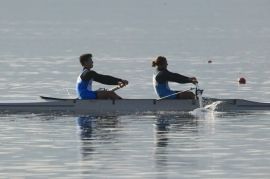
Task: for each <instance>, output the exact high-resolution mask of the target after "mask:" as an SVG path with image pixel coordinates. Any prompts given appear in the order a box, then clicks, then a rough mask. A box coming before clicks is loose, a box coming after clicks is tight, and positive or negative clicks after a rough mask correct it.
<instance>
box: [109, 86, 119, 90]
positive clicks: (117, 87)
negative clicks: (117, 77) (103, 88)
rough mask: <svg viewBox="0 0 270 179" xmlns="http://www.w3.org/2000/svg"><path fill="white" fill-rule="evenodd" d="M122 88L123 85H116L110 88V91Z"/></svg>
mask: <svg viewBox="0 0 270 179" xmlns="http://www.w3.org/2000/svg"><path fill="white" fill-rule="evenodd" d="M120 88H122V87H121V86H116V87H114V88H112V89H110V90H109V91H116V90H119V89H120Z"/></svg>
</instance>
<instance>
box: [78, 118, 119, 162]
mask: <svg viewBox="0 0 270 179" xmlns="http://www.w3.org/2000/svg"><path fill="white" fill-rule="evenodd" d="M77 125H78V129H79V135H80V139H81V154H82V160H89V159H91V158H90V157H91V154H93V153H97V152H98V151H96V150H95V148H96V147H97V146H99V144H108V143H112V142H114V140H115V136H116V131H117V128H118V127H117V126H118V120H117V117H116V116H106V117H100V116H99V117H94V116H83V117H78V118H77Z"/></svg>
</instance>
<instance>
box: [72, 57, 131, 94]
mask: <svg viewBox="0 0 270 179" xmlns="http://www.w3.org/2000/svg"><path fill="white" fill-rule="evenodd" d="M80 63H81V65H82V66H83V71H82V73H81V74H80V75H79V76H78V79H77V84H76V92H77V95H78V97H79V99H121V97H120V96H118V95H117V94H116V93H115V92H113V91H105V90H103V91H93V90H92V82H93V81H96V82H99V83H102V84H106V85H119V86H120V87H123V86H125V85H127V84H128V81H127V80H123V79H119V78H115V77H112V76H109V75H102V74H98V73H97V72H95V71H93V70H91V69H92V68H93V60H92V54H83V55H81V56H80Z"/></svg>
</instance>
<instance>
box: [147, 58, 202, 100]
mask: <svg viewBox="0 0 270 179" xmlns="http://www.w3.org/2000/svg"><path fill="white" fill-rule="evenodd" d="M167 66H168V63H167V59H166V58H165V57H163V56H159V57H157V59H156V60H155V61H153V62H152V67H156V72H155V74H154V75H153V85H154V89H155V91H156V94H157V95H158V96H159V97H160V98H167V99H195V98H196V96H195V94H194V93H192V92H190V91H184V92H179V91H173V90H171V89H170V87H169V85H168V82H177V83H193V84H197V83H198V81H197V79H196V78H195V77H186V76H183V75H180V74H178V73H172V72H170V71H169V70H168V69H167ZM174 94H175V95H174ZM166 96H167V97H166Z"/></svg>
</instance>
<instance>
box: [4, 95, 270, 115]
mask: <svg viewBox="0 0 270 179" xmlns="http://www.w3.org/2000/svg"><path fill="white" fill-rule="evenodd" d="M42 99H43V101H40V102H14V103H12V102H9V103H0V111H1V112H2V113H68V114H91V115H94V114H106V113H119V114H127V113H136V112H142V113H144V112H154V113H155V112H160V111H164V112H166V111H179V112H185V111H192V110H194V109H196V108H198V107H199V101H198V100H170V99H163V100H155V99H121V100H80V99H60V98H51V97H42ZM215 101H221V103H220V104H218V105H217V107H216V110H217V111H224V112H227V111H243V110H270V103H260V102H254V101H248V100H243V99H214V98H205V99H204V104H211V103H212V102H215Z"/></svg>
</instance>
